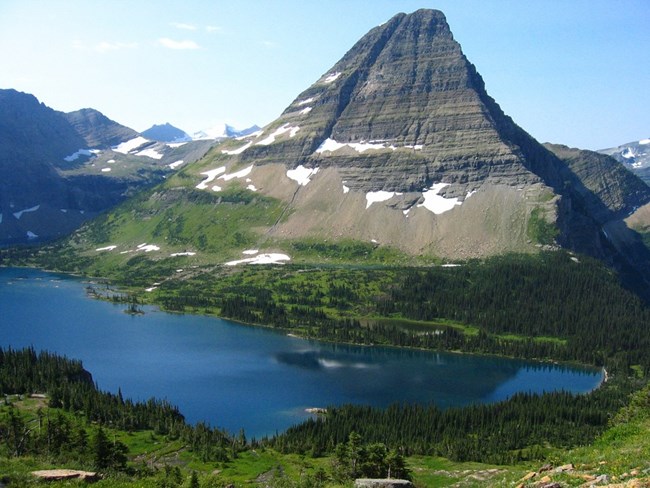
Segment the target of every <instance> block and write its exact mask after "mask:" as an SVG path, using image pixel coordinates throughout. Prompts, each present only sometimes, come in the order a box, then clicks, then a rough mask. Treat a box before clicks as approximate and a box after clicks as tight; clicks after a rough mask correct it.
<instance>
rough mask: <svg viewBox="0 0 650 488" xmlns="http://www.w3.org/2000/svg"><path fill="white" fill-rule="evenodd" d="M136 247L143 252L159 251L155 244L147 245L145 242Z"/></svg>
mask: <svg viewBox="0 0 650 488" xmlns="http://www.w3.org/2000/svg"><path fill="white" fill-rule="evenodd" d="M137 247H138V250H139V251H144V252H151V251H160V248H159V247H158V246H156V245H155V244H147V243H146V242H143V243H142V244H140V245H139V246H137Z"/></svg>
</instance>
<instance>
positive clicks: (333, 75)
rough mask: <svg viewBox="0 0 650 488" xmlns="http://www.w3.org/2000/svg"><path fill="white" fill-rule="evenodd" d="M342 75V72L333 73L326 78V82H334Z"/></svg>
mask: <svg viewBox="0 0 650 488" xmlns="http://www.w3.org/2000/svg"><path fill="white" fill-rule="evenodd" d="M339 76H341V73H340V72H338V71H337V72H336V73H332V74H330V75H327V78H325V80H324V82H325V83H332V82H333V81H336V80H337V79H338V77H339Z"/></svg>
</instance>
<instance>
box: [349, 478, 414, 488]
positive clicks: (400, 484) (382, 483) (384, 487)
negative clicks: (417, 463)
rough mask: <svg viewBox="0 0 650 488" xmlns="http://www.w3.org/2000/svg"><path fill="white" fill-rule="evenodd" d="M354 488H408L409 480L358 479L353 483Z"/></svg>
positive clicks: (410, 484) (409, 485)
mask: <svg viewBox="0 0 650 488" xmlns="http://www.w3.org/2000/svg"><path fill="white" fill-rule="evenodd" d="M354 486H355V488H409V487H412V486H413V483H411V482H410V481H409V480H399V479H372V478H360V479H357V480H355V481H354Z"/></svg>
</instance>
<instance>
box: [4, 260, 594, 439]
mask: <svg viewBox="0 0 650 488" xmlns="http://www.w3.org/2000/svg"><path fill="white" fill-rule="evenodd" d="M124 310H125V306H124V305H114V304H111V303H108V302H103V301H99V300H94V299H90V298H88V297H87V296H86V294H85V284H84V282H83V281H81V280H78V279H75V278H70V277H65V276H61V275H56V274H52V273H45V272H42V271H38V270H30V269H15V268H0V346H2V347H7V346H11V347H13V348H21V347H25V346H34V347H35V348H36V349H38V350H41V349H47V350H50V351H53V352H57V353H60V354H65V355H67V356H68V357H71V358H76V359H81V360H82V361H83V363H84V367H85V368H86V369H87V370H88V371H90V372H91V373H92V375H93V378H94V380H95V381H96V382H97V383H98V385H99V387H100V388H101V389H103V390H108V391H112V392H117V389H118V388H121V389H122V393H123V395H124V396H127V397H130V398H133V399H140V400H145V399H147V398H150V397H152V396H155V397H157V398H166V399H168V400H169V401H170V402H172V403H173V404H175V405H178V406H179V407H180V409H181V412H182V413H183V414H184V415H185V417H186V418H187V420H188V421H190V422H196V421H199V420H203V421H206V422H208V423H210V424H211V425H212V426H216V427H221V428H225V429H227V430H228V431H230V432H238V431H239V429H241V428H243V429H245V431H246V434H247V436H248V437H249V438H250V437H261V436H263V435H266V434H273V433H275V432H276V431H282V430H284V429H286V428H287V427H289V426H291V425H293V424H295V423H297V422H300V421H301V420H304V419H306V418H307V417H308V414H307V413H305V409H306V408H309V407H326V406H329V405H340V404H344V403H358V404H368V405H374V406H388V405H390V404H392V403H402V402H409V403H410V402H418V403H423V404H428V403H435V404H436V405H438V406H440V407H443V408H444V407H449V406H460V405H466V404H469V403H475V402H494V401H498V400H502V399H505V398H508V397H509V396H511V395H512V394H514V393H516V392H520V391H533V392H542V391H550V390H560V389H564V390H567V391H573V392H587V391H590V390H592V389H593V388H595V387H597V386H598V385H599V384H600V382H601V381H602V378H603V373H602V371H600V370H594V369H589V368H577V367H576V368H574V367H571V368H568V367H564V366H558V365H550V364H539V363H534V362H530V361H520V360H511V359H504V358H497V357H486V356H474V355H461V354H449V353H436V352H426V351H414V350H406V349H397V348H385V347H362V346H349V345H337V344H328V343H322V342H318V341H310V340H303V339H298V338H295V337H290V336H287V335H286V334H283V333H278V332H275V331H273V330H267V329H264V328H259V327H249V326H244V325H240V324H235V323H233V322H229V321H227V320H221V319H217V318H213V317H202V316H193V315H179V314H168V313H165V312H161V311H159V310H158V309H156V308H154V307H147V308H145V311H146V313H145V314H144V315H138V316H132V315H129V314H126V313H124Z"/></svg>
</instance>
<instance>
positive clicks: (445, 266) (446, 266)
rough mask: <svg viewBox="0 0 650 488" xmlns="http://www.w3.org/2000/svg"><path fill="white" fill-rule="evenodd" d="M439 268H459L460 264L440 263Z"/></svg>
mask: <svg viewBox="0 0 650 488" xmlns="http://www.w3.org/2000/svg"><path fill="white" fill-rule="evenodd" d="M440 267H441V268H460V264H453V263H448V264H441V265H440Z"/></svg>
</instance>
